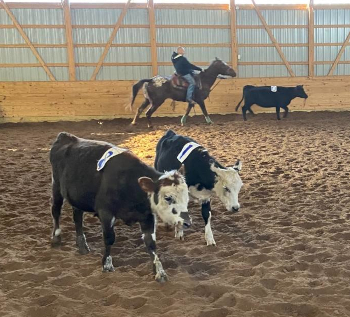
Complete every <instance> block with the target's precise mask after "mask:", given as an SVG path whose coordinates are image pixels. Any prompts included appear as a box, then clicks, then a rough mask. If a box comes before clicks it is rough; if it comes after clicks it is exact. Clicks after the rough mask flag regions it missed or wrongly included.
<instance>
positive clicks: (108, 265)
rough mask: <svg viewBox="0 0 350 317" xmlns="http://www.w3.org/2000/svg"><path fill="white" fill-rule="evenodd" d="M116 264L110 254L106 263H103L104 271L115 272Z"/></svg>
mask: <svg viewBox="0 0 350 317" xmlns="http://www.w3.org/2000/svg"><path fill="white" fill-rule="evenodd" d="M114 271H115V270H114V266H113V263H112V257H111V256H108V257H107V258H106V261H105V264H103V267H102V272H114Z"/></svg>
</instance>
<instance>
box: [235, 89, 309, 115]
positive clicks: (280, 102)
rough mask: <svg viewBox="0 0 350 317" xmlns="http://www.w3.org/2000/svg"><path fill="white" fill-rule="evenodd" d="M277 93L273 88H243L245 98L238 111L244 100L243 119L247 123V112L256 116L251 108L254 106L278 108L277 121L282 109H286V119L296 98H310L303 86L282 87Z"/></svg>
mask: <svg viewBox="0 0 350 317" xmlns="http://www.w3.org/2000/svg"><path fill="white" fill-rule="evenodd" d="M276 88H277V91H276V92H273V91H272V87H271V86H260V87H259V86H252V85H246V86H244V87H243V96H242V99H241V101H240V102H239V103H238V105H237V107H236V111H237V110H238V108H239V106H240V105H241V102H242V101H243V99H244V106H243V107H242V113H243V119H244V121H247V116H246V112H247V110H248V111H249V112H250V113H251V114H254V113H253V111H252V110H251V109H250V107H251V106H252V105H254V104H256V105H258V106H260V107H264V108H272V107H276V114H277V119H278V120H281V118H280V109H281V108H282V109H284V111H285V113H284V118H286V117H287V115H288V111H289V110H288V105H289V104H290V102H291V101H292V100H293V99H294V98H297V97H299V98H305V99H307V98H308V95H307V94H306V93H305V90H304V87H303V86H302V85H299V86H296V87H281V86H277V87H276Z"/></svg>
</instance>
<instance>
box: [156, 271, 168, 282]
mask: <svg viewBox="0 0 350 317" xmlns="http://www.w3.org/2000/svg"><path fill="white" fill-rule="evenodd" d="M155 280H156V281H157V282H158V283H165V282H167V281H168V276H167V275H166V273H165V272H164V271H163V270H161V271H159V272H158V273H157V274H156V276H155Z"/></svg>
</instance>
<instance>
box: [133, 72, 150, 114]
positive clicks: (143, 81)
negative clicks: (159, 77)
mask: <svg viewBox="0 0 350 317" xmlns="http://www.w3.org/2000/svg"><path fill="white" fill-rule="evenodd" d="M151 81H152V79H141V80H140V81H138V82H137V83H136V84H135V85H134V86H132V95H131V102H130V110H131V111H132V106H133V104H134V102H135V99H136V96H137V94H138V92H139V90H140V89H141V87H142V86H143V84H144V83H149V82H151Z"/></svg>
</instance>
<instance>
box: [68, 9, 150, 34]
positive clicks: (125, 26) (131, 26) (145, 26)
mask: <svg viewBox="0 0 350 317" xmlns="http://www.w3.org/2000/svg"><path fill="white" fill-rule="evenodd" d="M71 7H72V5H71ZM114 27H115V24H75V25H72V28H73V29H113V28H114ZM120 28H121V29H149V24H123V25H121V26H120Z"/></svg>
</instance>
